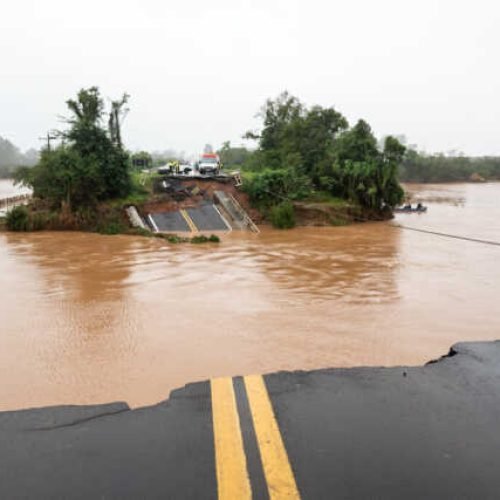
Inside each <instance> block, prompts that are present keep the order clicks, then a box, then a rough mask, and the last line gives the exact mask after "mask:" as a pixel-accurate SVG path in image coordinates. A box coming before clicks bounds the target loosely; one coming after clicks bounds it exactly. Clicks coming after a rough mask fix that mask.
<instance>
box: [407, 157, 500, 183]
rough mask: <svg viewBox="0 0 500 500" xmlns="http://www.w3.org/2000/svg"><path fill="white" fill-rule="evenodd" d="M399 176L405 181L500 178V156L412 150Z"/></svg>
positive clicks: (454, 180)
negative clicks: (428, 152)
mask: <svg viewBox="0 0 500 500" xmlns="http://www.w3.org/2000/svg"><path fill="white" fill-rule="evenodd" d="M399 178H400V180H401V181H403V182H460V181H476V182H477V181H481V180H500V157H467V156H444V155H442V154H437V155H427V154H424V153H418V152H417V151H415V150H413V149H408V150H407V151H406V154H405V157H404V160H403V162H402V164H401V165H400V168H399Z"/></svg>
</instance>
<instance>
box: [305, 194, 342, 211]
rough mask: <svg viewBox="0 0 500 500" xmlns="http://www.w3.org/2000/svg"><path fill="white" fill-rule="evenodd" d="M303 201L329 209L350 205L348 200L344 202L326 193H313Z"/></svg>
mask: <svg viewBox="0 0 500 500" xmlns="http://www.w3.org/2000/svg"><path fill="white" fill-rule="evenodd" d="M304 201H305V202H310V203H322V204H325V205H328V206H331V207H338V208H341V207H346V206H349V205H351V203H350V202H349V201H348V200H345V199H343V198H337V197H336V196H333V195H331V194H330V193H328V192H326V191H315V192H314V193H312V194H311V196H308V197H307V199H306V200H304Z"/></svg>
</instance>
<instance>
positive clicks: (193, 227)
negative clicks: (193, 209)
mask: <svg viewBox="0 0 500 500" xmlns="http://www.w3.org/2000/svg"><path fill="white" fill-rule="evenodd" d="M180 212H181V215H182V216H183V217H184V220H185V221H186V222H187V225H188V226H189V229H191V231H192V232H193V233H197V232H198V228H197V227H196V224H195V223H194V222H193V219H191V217H189V214H188V213H187V212H186V210H180Z"/></svg>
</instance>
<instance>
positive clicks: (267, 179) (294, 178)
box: [245, 168, 312, 206]
mask: <svg viewBox="0 0 500 500" xmlns="http://www.w3.org/2000/svg"><path fill="white" fill-rule="evenodd" d="M245 189H246V191H247V193H248V194H249V195H250V198H251V199H252V201H253V202H254V203H255V204H256V205H260V206H269V205H273V204H276V203H281V202H282V201H284V200H300V199H303V198H306V197H307V196H308V195H309V194H310V193H311V189H312V188H311V180H310V179H309V177H307V176H305V175H302V174H300V173H299V172H297V170H295V169H293V168H289V169H284V168H283V169H275V170H273V169H270V168H268V169H265V170H262V171H260V172H256V173H254V174H253V175H252V176H251V177H247V182H246V183H245Z"/></svg>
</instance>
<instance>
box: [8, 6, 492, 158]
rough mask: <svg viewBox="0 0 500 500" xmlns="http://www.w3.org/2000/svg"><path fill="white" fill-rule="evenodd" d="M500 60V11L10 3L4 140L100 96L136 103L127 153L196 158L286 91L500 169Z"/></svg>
mask: <svg viewBox="0 0 500 500" xmlns="http://www.w3.org/2000/svg"><path fill="white" fill-rule="evenodd" d="M499 49H500V3H499V2H498V0H491V1H490V0H476V1H470V0H419V1H416V0H415V1H411V2H410V1H408V0H379V1H373V0H350V1H345V0H343V1H337V0H253V1H251V0H211V1H201V0H198V1H194V0H175V1H170V0H120V1H114V0H99V1H97V0H86V1H84V2H73V1H68V0H44V1H40V0H14V1H7V0H4V1H3V2H2V7H1V10H0V54H1V57H0V136H4V137H7V138H8V139H10V140H11V141H13V142H14V143H15V144H17V145H19V146H20V147H21V148H23V149H26V148H28V147H39V144H40V143H39V141H38V137H39V136H40V135H43V134H44V133H45V132H46V131H47V130H49V129H51V128H55V127H58V126H60V123H59V122H58V118H57V116H58V115H61V114H64V113H65V104H64V101H65V100H66V99H67V98H69V97H72V96H73V95H74V94H75V93H76V92H77V91H78V90H79V89H80V88H82V87H89V86H92V85H97V86H99V87H100V88H101V90H102V93H103V95H104V96H106V97H118V96H119V95H120V94H121V93H123V92H124V91H126V92H128V93H130V94H131V102H130V107H131V112H130V114H129V116H128V117H127V119H126V121H125V124H124V136H125V141H126V144H127V146H128V147H129V148H131V149H133V150H135V149H146V150H162V149H167V148H174V149H177V150H181V151H186V152H188V153H196V152H198V151H201V149H202V148H203V145H204V144H205V143H211V144H213V145H214V146H216V147H218V146H219V145H220V144H221V143H222V141H224V140H231V142H232V143H234V144H241V143H242V140H241V135H242V134H243V133H244V132H245V131H246V130H248V129H255V128H256V127H257V126H258V121H257V120H256V119H255V114H256V112H257V111H258V110H259V108H260V107H261V105H262V104H263V102H264V101H265V99H266V98H268V97H275V96H276V95H278V94H279V93H280V92H281V91H283V90H285V89H287V90H289V91H290V92H291V93H292V94H294V95H296V96H298V97H299V98H301V99H302V100H303V101H304V102H305V103H307V104H321V105H323V106H334V107H335V108H336V109H338V110H339V111H341V112H342V113H343V114H344V115H345V116H346V117H347V118H348V119H349V121H350V122H354V121H355V120H357V119H358V118H365V119H366V120H367V121H368V122H369V123H370V124H371V125H372V127H373V129H374V131H375V133H376V134H377V135H378V136H382V135H386V134H390V133H392V134H404V135H406V136H407V138H408V142H409V143H415V144H418V145H419V146H420V147H421V148H422V149H425V150H427V151H429V152H433V151H449V150H452V149H456V150H460V151H463V152H465V153H466V154H473V155H480V154H500V58H499Z"/></svg>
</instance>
